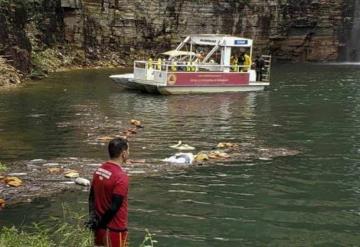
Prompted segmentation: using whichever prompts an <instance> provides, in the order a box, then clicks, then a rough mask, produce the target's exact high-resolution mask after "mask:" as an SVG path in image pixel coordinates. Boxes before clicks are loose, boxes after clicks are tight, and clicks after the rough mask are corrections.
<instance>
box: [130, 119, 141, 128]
mask: <svg viewBox="0 0 360 247" xmlns="http://www.w3.org/2000/svg"><path fill="white" fill-rule="evenodd" d="M130 123H131V124H132V125H135V126H136V127H137V128H144V126H143V125H141V122H140V121H139V120H136V119H131V120H130Z"/></svg>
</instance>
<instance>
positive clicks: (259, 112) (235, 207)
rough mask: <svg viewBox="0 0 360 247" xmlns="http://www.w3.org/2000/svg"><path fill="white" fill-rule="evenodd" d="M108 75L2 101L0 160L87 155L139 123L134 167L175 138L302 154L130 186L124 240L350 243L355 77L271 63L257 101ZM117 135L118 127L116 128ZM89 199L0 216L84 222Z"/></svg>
mask: <svg viewBox="0 0 360 247" xmlns="http://www.w3.org/2000/svg"><path fill="white" fill-rule="evenodd" d="M111 73H114V71H113V70H97V71H91V70H89V71H75V72H64V73H56V74H53V75H51V77H49V78H48V79H46V80H43V81H40V82H31V83H29V84H28V85H27V86H25V87H23V88H21V89H16V90H11V91H7V92H0V160H1V161H3V162H11V161H15V160H25V159H26V160H29V159H35V158H43V159H52V158H57V157H68V156H72V157H85V158H86V157H89V158H99V159H106V147H104V146H99V145H92V144H91V143H89V142H86V141H84V140H86V139H88V136H89V133H90V132H92V131H93V129H92V128H93V127H95V126H101V125H102V123H103V122H109V120H110V122H111V121H112V122H113V125H111V126H107V127H106V128H99V132H101V133H99V135H102V134H103V135H106V134H107V129H112V131H113V130H114V129H116V128H121V126H123V125H126V123H127V121H129V119H132V118H136V119H140V120H142V121H143V123H144V125H145V129H144V131H143V132H141V133H139V134H138V135H137V136H136V138H135V139H134V140H133V142H132V143H131V145H132V147H131V155H132V156H133V158H145V159H148V158H159V159H162V158H165V157H168V156H170V155H171V154H172V153H173V150H171V149H170V148H169V147H168V146H169V145H171V144H174V143H176V142H177V140H183V141H184V142H186V143H188V144H190V145H193V146H196V147H197V149H198V150H201V149H209V148H211V147H213V146H215V145H216V144H217V143H218V142H220V141H232V142H254V141H256V142H258V143H262V144H263V145H264V146H269V147H286V148H291V149H297V150H300V151H301V152H302V153H301V154H300V155H297V156H294V157H283V158H277V159H274V160H255V161H253V162H240V161H239V162H224V163H220V164H219V165H217V166H210V167H208V166H205V167H196V168H190V169H185V170H179V171H176V172H171V173H167V174H162V175H159V176H152V177H146V178H141V177H134V178H133V179H132V182H131V191H130V231H131V236H132V237H131V238H132V241H133V242H134V243H138V242H140V240H141V239H142V237H143V229H144V228H149V229H150V230H151V232H153V233H156V234H157V235H156V239H157V240H158V241H159V243H160V244H159V246H190V247H191V246H194V247H202V246H204V247H205V246H219V247H222V246H224V247H225V246H264V245H268V246H309V245H316V246H339V245H340V246H344V245H346V246H349V245H358V243H359V242H360V237H359V234H358V230H359V220H360V206H359V205H360V181H359V175H360V159H359V158H360V142H359V141H360V134H359V133H360V131H359V130H360V96H359V95H360V94H359V93H360V67H358V66H353V65H336V66H335V65H277V66H275V68H274V73H273V78H272V79H273V83H272V86H271V87H270V88H269V89H268V90H266V91H265V92H259V93H241V94H216V95H201V96H198V95H197V96H194V95H189V96H186V95H185V96H170V97H169V96H166V97H165V96H156V95H147V94H141V93H136V92H129V91H124V90H122V89H121V88H119V87H117V86H116V85H114V84H113V83H112V82H111V81H109V79H107V75H109V74H111ZM119 126H120V127H119ZM86 197H87V192H83V193H79V194H77V193H65V194H63V195H60V196H57V197H54V198H49V199H46V200H37V201H35V202H33V203H31V204H23V205H19V206H16V207H12V208H8V209H6V210H4V211H2V212H0V224H5V225H9V224H17V225H21V224H29V223H31V222H34V221H39V220H46V219H47V218H48V216H49V215H61V212H62V210H61V204H62V202H66V203H67V204H68V205H69V206H70V207H71V208H73V209H74V210H77V211H80V212H84V213H85V212H86V207H87V205H86Z"/></svg>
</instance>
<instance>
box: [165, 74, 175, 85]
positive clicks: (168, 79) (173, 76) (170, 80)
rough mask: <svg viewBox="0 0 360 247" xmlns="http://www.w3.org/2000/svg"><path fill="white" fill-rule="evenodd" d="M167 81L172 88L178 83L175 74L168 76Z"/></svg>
mask: <svg viewBox="0 0 360 247" xmlns="http://www.w3.org/2000/svg"><path fill="white" fill-rule="evenodd" d="M167 81H168V85H170V86H173V85H175V83H176V75H175V74H170V75H168V78H167Z"/></svg>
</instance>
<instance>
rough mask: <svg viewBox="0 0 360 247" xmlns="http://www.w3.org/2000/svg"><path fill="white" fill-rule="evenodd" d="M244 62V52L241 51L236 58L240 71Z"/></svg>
mask: <svg viewBox="0 0 360 247" xmlns="http://www.w3.org/2000/svg"><path fill="white" fill-rule="evenodd" d="M244 63H245V52H242V53H241V54H240V56H239V58H238V66H239V69H240V71H243V69H244Z"/></svg>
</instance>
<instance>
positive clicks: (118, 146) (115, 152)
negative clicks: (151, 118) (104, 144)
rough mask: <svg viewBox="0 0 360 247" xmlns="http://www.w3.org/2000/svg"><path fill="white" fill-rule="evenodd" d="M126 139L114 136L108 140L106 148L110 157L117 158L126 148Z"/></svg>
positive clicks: (127, 146) (127, 145)
mask: <svg viewBox="0 0 360 247" xmlns="http://www.w3.org/2000/svg"><path fill="white" fill-rule="evenodd" d="M128 148H129V144H128V141H127V140H126V139H124V138H120V137H118V138H115V139H112V140H111V141H110V142H109V146H108V150H109V156H110V159H114V158H118V157H119V156H120V154H121V153H122V152H124V151H126V150H128Z"/></svg>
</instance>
